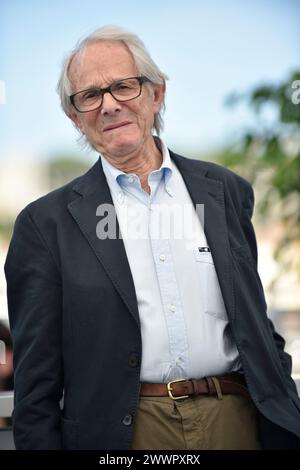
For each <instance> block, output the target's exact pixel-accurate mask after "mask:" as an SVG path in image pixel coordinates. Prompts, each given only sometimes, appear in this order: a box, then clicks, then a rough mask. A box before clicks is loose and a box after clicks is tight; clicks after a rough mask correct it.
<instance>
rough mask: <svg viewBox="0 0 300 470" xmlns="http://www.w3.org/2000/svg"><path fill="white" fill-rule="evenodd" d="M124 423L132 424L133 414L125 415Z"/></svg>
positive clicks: (126, 424)
mask: <svg viewBox="0 0 300 470" xmlns="http://www.w3.org/2000/svg"><path fill="white" fill-rule="evenodd" d="M122 423H123V424H125V426H130V425H131V423H132V416H131V415H126V416H124V418H123V421H122Z"/></svg>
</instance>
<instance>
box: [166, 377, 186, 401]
mask: <svg viewBox="0 0 300 470" xmlns="http://www.w3.org/2000/svg"><path fill="white" fill-rule="evenodd" d="M187 380H188V379H177V380H171V382H169V383H168V384H167V389H168V394H169V397H170V398H172V400H182V398H189V395H182V396H179V397H174V396H173V394H172V390H173V389H172V387H171V384H173V383H175V382H186V381H187Z"/></svg>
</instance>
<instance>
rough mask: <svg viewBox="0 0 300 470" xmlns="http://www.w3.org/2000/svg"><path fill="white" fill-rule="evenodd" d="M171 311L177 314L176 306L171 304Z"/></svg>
mask: <svg viewBox="0 0 300 470" xmlns="http://www.w3.org/2000/svg"><path fill="white" fill-rule="evenodd" d="M169 309H170V310H171V312H175V310H176V307H175V305H173V304H171V305H169Z"/></svg>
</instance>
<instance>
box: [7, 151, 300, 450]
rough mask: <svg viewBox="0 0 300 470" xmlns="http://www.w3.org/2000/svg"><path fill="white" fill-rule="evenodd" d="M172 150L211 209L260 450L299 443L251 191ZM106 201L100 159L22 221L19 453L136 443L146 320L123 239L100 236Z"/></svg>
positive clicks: (12, 298)
mask: <svg viewBox="0 0 300 470" xmlns="http://www.w3.org/2000/svg"><path fill="white" fill-rule="evenodd" d="M170 155H171V158H172V159H173V161H174V163H175V164H176V165H177V167H178V169H179V171H180V172H181V174H182V176H183V179H184V181H185V184H186V186H187V189H188V191H189V193H190V195H191V198H192V200H193V202H194V203H195V204H205V234H206V237H207V240H208V243H209V246H210V248H211V252H212V255H213V259H214V263H215V267H216V271H217V275H218V278H219V282H220V287H221V290H222V294H223V298H224V302H225V306H226V310H227V314H228V319H229V322H230V325H231V329H232V334H233V337H234V340H235V342H236V345H237V348H238V351H239V354H240V358H241V362H242V366H243V371H244V374H245V378H246V381H247V385H248V388H249V391H250V394H251V397H252V399H253V402H254V404H255V406H256V408H257V410H258V416H259V429H260V433H261V441H262V445H263V448H268V449H271V448H298V447H300V445H299V442H300V401H299V399H298V396H297V391H296V387H295V384H294V382H293V381H292V379H291V377H290V374H291V358H290V356H289V355H288V354H287V353H286V352H284V340H283V338H282V337H281V336H280V335H279V334H278V333H276V332H275V330H274V328H273V325H272V323H271V322H270V320H268V318H267V315H266V303H265V298H264V293H263V288H262V285H261V281H260V278H259V276H258V273H257V248H256V240H255V234H254V230H253V226H252V224H251V216H252V210H253V203H254V200H253V191H252V188H251V186H250V184H249V183H248V182H247V181H245V180H244V179H243V178H241V177H240V176H238V175H236V174H235V173H233V172H231V171H230V170H228V169H226V168H224V167H222V166H220V165H216V164H213V163H209V162H204V161H198V160H191V159H188V158H184V157H181V156H179V155H176V154H175V153H173V152H170ZM103 203H110V204H113V202H112V198H111V195H110V191H109V188H108V185H107V182H106V179H105V176H104V173H103V169H102V164H101V159H100V158H99V159H98V161H97V162H96V163H95V164H94V166H93V167H92V168H91V169H90V170H89V171H88V172H87V173H86V174H85V175H83V176H81V177H79V178H76V179H75V180H74V181H72V182H70V183H69V184H67V185H65V186H63V187H61V188H59V189H57V190H55V191H52V192H51V193H49V194H47V195H46V196H44V197H41V198H40V199H38V200H37V201H34V202H32V203H30V204H29V205H28V206H26V207H25V209H23V210H22V211H21V212H20V214H19V215H18V217H17V219H16V222H15V226H14V232H13V236H12V240H11V243H10V246H9V250H8V255H7V259H6V263H5V274H6V278H7V287H8V290H7V293H8V308H9V320H10V326H11V331H12V336H13V343H14V368H15V406H14V411H13V424H14V438H15V444H16V448H17V449H109V450H110V449H129V448H130V445H131V442H132V436H133V426H134V417H135V413H136V407H137V403H138V399H139V387H140V365H141V354H142V343H141V331H140V321H139V313H138V306H137V299H136V294H135V289H134V284H133V279H132V275H131V272H130V267H129V264H128V260H127V257H126V252H125V248H124V244H123V241H122V239H121V238H117V239H109V238H107V239H105V240H100V239H99V238H97V235H96V224H97V223H98V222H99V217H98V216H97V215H96V209H97V207H98V206H99V205H100V204H103ZM199 341H201V332H199ZM62 396H64V400H63V401H64V404H63V409H61V407H60V400H61V398H62Z"/></svg>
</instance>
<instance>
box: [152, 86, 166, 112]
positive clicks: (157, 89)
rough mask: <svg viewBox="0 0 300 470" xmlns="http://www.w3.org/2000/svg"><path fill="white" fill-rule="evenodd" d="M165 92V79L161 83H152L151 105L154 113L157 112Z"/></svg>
mask: <svg viewBox="0 0 300 470" xmlns="http://www.w3.org/2000/svg"><path fill="white" fill-rule="evenodd" d="M165 93H166V82H165V81H164V82H163V83H162V84H161V85H154V95H153V98H154V100H153V106H154V112H155V113H159V111H160V107H161V104H162V102H163V100H164V97H165Z"/></svg>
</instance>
